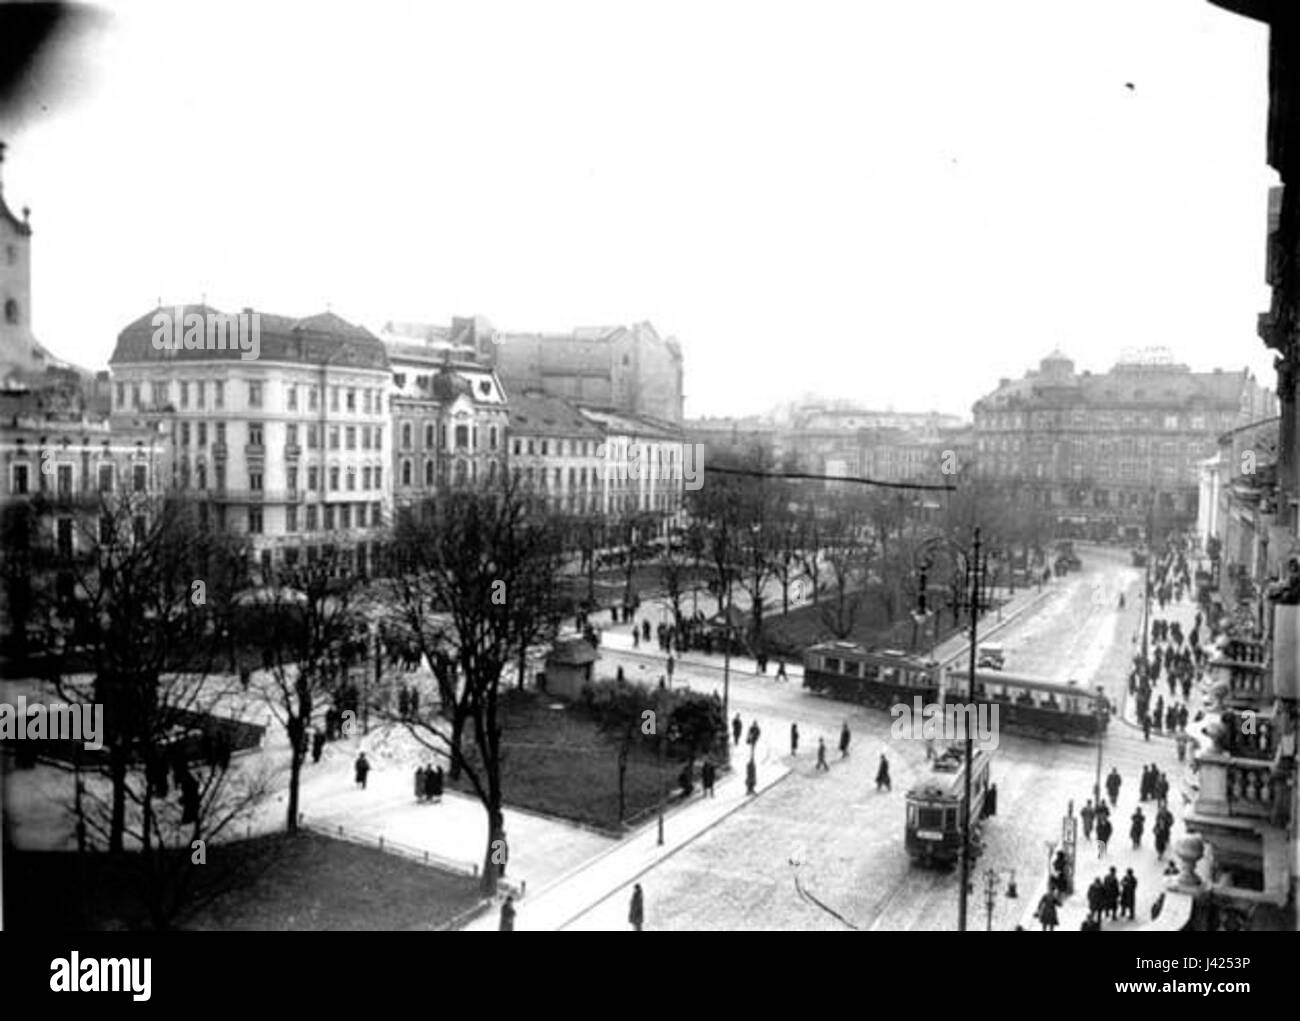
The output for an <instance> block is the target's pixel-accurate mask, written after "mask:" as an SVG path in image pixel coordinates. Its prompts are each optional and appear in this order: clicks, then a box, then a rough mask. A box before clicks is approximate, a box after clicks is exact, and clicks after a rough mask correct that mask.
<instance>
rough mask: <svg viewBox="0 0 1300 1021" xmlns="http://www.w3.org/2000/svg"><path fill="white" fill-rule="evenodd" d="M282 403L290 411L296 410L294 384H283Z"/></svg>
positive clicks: (296, 393)
mask: <svg viewBox="0 0 1300 1021" xmlns="http://www.w3.org/2000/svg"><path fill="white" fill-rule="evenodd" d="M284 391H285V392H284V403H285V406H286V407H287V408H288V409H289V410H290V411H297V410H298V387H297V385H296V384H294V383H287V384H285V388H284Z"/></svg>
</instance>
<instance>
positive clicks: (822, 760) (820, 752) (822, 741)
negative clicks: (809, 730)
mask: <svg viewBox="0 0 1300 1021" xmlns="http://www.w3.org/2000/svg"><path fill="white" fill-rule="evenodd" d="M817 768H818V769H820V770H824V771H825V772H827V773H829V772H830V771H831V767H830V766H828V765H826V738H824V737H819V738H818V739H817Z"/></svg>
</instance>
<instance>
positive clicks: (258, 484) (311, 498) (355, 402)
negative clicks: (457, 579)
mask: <svg viewBox="0 0 1300 1021" xmlns="http://www.w3.org/2000/svg"><path fill="white" fill-rule="evenodd" d="M194 314H197V315H198V316H200V317H201V320H200V321H201V322H205V323H208V324H211V323H212V322H213V321H214V320H213V319H212V318H211V317H213V316H220V315H221V313H218V312H216V311H215V310H213V309H210V308H207V307H205V306H184V307H181V308H180V309H172V308H159V309H156V310H155V311H153V312H150V313H148V314H146V315H144V316H142V317H140V318H139V319H137V320H136V321H135V322H133V323H131V324H130V325H129V326H127V327H126V328H125V329H124V330H123V331H122V332H121V334H119V336H118V339H117V347H116V349H115V350H114V352H113V357H112V359H111V360H110V365H111V366H112V372H113V419H114V422H115V424H125V423H127V422H145V423H152V422H158V423H162V424H163V425H164V427H165V428H166V429H167V430H168V431H169V432H170V435H171V438H172V445H173V451H174V457H173V458H172V466H171V467H172V475H171V479H170V480H169V484H170V486H171V487H172V488H174V489H176V490H179V491H181V492H183V493H189V494H191V495H192V496H193V497H194V499H195V500H196V501H198V503H199V505H200V506H199V512H200V521H201V522H206V521H210V522H211V523H212V524H213V525H214V526H215V527H220V528H226V529H229V530H231V531H232V532H234V533H236V534H242V535H246V536H248V538H249V541H250V545H251V546H252V548H253V549H254V550H255V551H256V556H257V558H258V561H259V563H260V564H261V566H262V567H263V568H264V569H268V568H271V567H272V566H273V565H274V564H275V563H276V562H277V561H279V562H283V563H285V564H292V563H295V562H297V560H298V559H299V557H305V558H307V559H314V558H315V557H316V556H317V555H318V554H320V553H321V552H322V551H323V550H325V549H329V548H332V549H334V550H337V551H348V553H349V555H350V556H352V557H354V558H355V563H356V566H357V568H358V569H359V570H362V571H364V570H367V569H368V568H369V566H370V565H371V564H372V563H373V562H374V557H375V556H376V554H377V553H378V540H379V537H380V532H381V529H382V528H383V527H384V525H385V523H386V522H387V520H388V514H389V498H388V497H387V495H386V494H387V493H388V489H387V488H386V487H387V483H388V475H389V470H390V465H391V463H392V455H391V442H392V441H391V436H392V430H391V428H390V419H389V415H388V408H387V405H386V398H387V395H388V387H389V383H390V374H389V367H388V358H387V354H386V353H385V350H384V345H383V344H382V343H381V341H380V340H379V338H378V337H376V336H375V335H374V334H372V333H370V332H369V331H368V330H366V329H364V328H362V327H359V326H354V325H353V324H351V323H349V322H346V321H345V320H343V319H342V318H340V317H339V316H337V315H335V314H333V313H331V312H325V313H322V314H319V315H315V316H310V317H308V318H305V319H293V318H288V317H285V316H279V315H272V314H269V313H256V312H254V311H253V310H252V309H245V310H244V312H243V313H241V314H240V317H239V318H240V320H241V321H242V322H245V323H246V324H248V325H247V328H249V329H252V328H256V329H257V330H258V342H257V344H256V345H255V346H254V347H253V349H252V350H247V349H243V348H241V347H239V346H234V347H231V348H230V349H224V350H223V349H218V348H216V347H214V346H199V345H196V346H194V347H192V348H185V347H182V348H179V349H169V348H167V347H161V348H160V347H159V346H158V345H157V344H156V343H155V342H156V340H157V331H158V329H159V326H158V323H159V321H160V320H159V319H158V317H159V316H160V315H170V316H172V317H173V321H175V320H177V319H185V318H186V317H188V316H190V315H194ZM208 330H209V332H208V334H207V339H208V341H209V344H211V340H212V333H211V332H210V331H211V326H210V325H209V326H208ZM203 339H204V337H203V334H202V332H200V334H199V336H198V340H199V341H202V340H203ZM218 339H220V338H218ZM254 351H255V352H256V354H255V357H246V356H248V355H250V354H253V353H254Z"/></svg>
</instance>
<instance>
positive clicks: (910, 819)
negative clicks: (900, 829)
mask: <svg viewBox="0 0 1300 1021" xmlns="http://www.w3.org/2000/svg"><path fill="white" fill-rule="evenodd" d="M907 825H909V826H911V827H912V828H913V829H915V828H916V806H915V805H908V806H907Z"/></svg>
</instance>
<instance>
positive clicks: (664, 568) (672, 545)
mask: <svg viewBox="0 0 1300 1021" xmlns="http://www.w3.org/2000/svg"><path fill="white" fill-rule="evenodd" d="M695 538H696V533H694V532H693V531H689V530H682V529H676V530H674V531H673V532H672V534H670V535H669V536H668V541H667V542H665V543H664V546H663V548H662V549H661V550H660V551H659V557H658V560H657V566H658V568H659V580H660V583H661V584H662V585H663V589H664V593H665V594H666V595H667V597H668V602H669V604H670V605H671V606H672V608H673V624H674V625H675V626H676V627H677V629H678V630H679V631H680V630H681V627H682V600H683V599H684V598H685V597H686V592H687V589H688V587H689V585H690V584H691V583H693V582H694V580H695V575H696V570H697V568H696V564H697V558H698V553H697V552H695V551H693V550H692V546H693V545H694V540H695Z"/></svg>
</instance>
